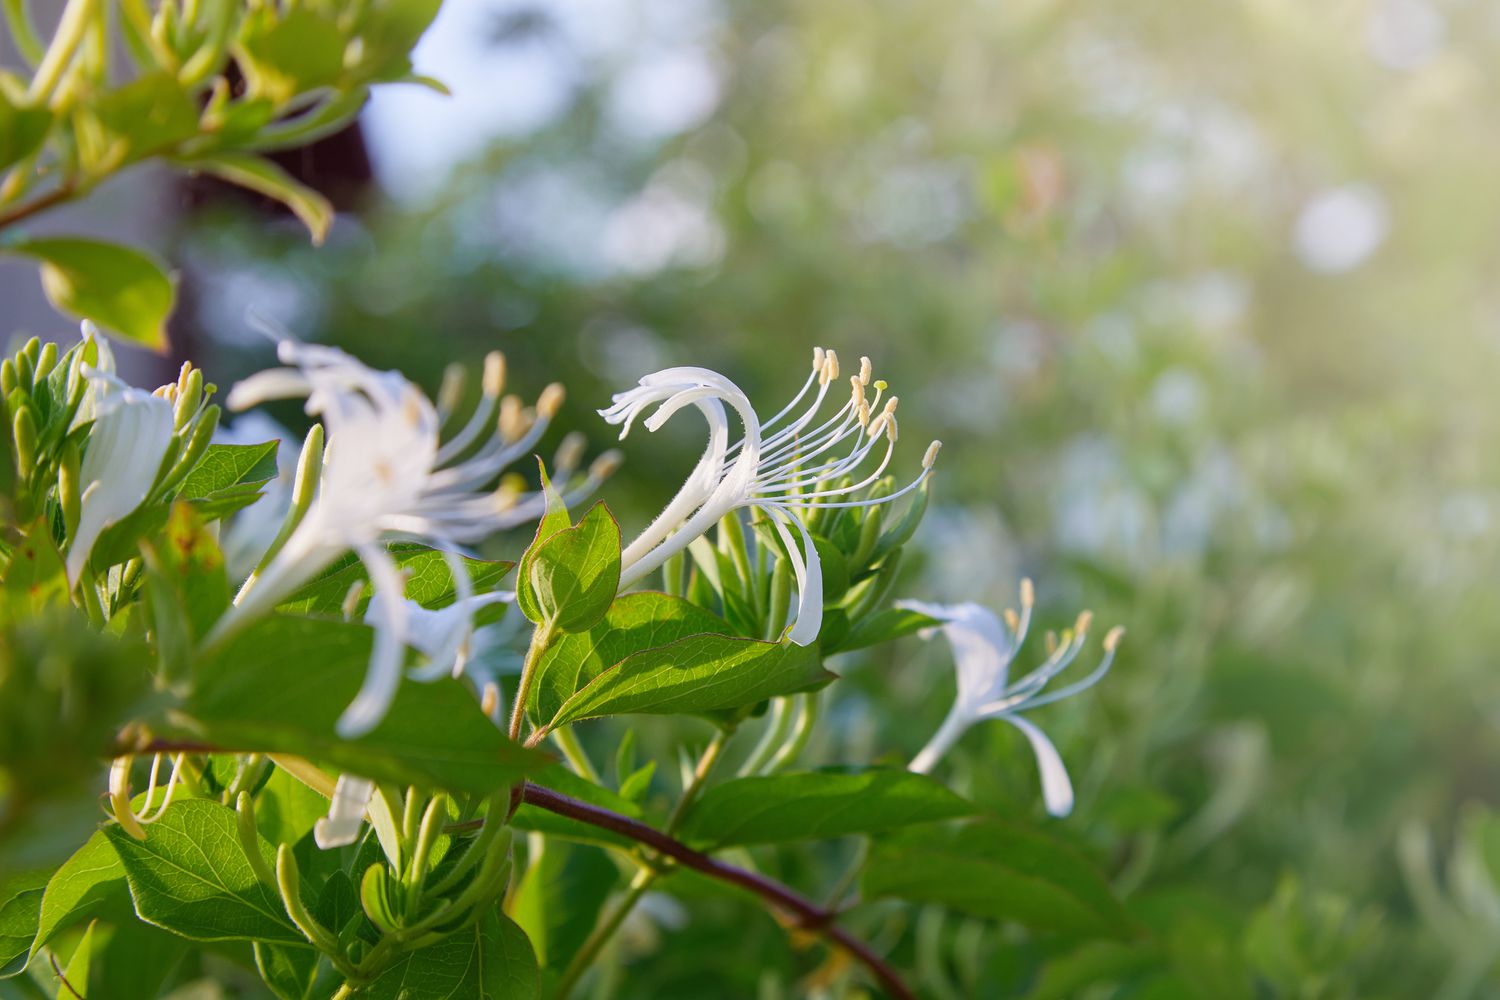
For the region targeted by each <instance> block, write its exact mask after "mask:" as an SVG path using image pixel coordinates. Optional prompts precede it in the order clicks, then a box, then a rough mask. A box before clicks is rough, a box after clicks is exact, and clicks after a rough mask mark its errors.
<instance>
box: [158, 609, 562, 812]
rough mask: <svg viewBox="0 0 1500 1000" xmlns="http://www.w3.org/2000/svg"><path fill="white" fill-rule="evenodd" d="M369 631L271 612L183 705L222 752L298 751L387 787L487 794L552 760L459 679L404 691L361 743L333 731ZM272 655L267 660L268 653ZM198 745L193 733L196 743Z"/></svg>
mask: <svg viewBox="0 0 1500 1000" xmlns="http://www.w3.org/2000/svg"><path fill="white" fill-rule="evenodd" d="M371 636H372V632H371V630H370V629H369V628H367V627H365V626H363V625H358V624H354V623H349V622H340V621H332V620H327V619H310V618H292V617H284V616H280V615H278V616H273V617H271V618H267V619H265V620H263V621H260V622H257V623H256V624H254V625H252V626H250V627H249V628H247V629H246V630H245V631H244V632H242V633H240V634H239V635H237V636H236V637H235V638H233V639H232V640H230V641H229V643H228V644H227V645H226V646H225V648H223V649H222V650H220V651H218V652H217V653H216V654H214V655H213V656H212V657H211V658H209V659H207V660H206V661H205V662H203V663H200V664H199V668H198V669H199V674H198V684H197V688H196V690H195V691H194V692H193V694H192V696H191V697H190V698H189V699H188V702H187V704H186V705H185V706H184V709H185V711H186V713H187V714H188V715H189V716H191V718H192V720H193V721H192V722H191V723H190V724H186V728H185V730H184V732H185V734H197V737H198V738H201V739H205V740H207V741H209V742H211V743H212V744H214V745H215V746H222V747H227V748H233V749H236V750H260V751H268V752H273V753H291V754H297V755H299V756H304V757H310V758H313V759H315V760H319V761H324V762H327V763H329V764H331V765H333V766H335V767H337V768H339V769H341V770H347V771H351V772H353V773H355V774H359V775H363V776H364V777H367V778H373V779H376V780H380V781H393V782H396V783H398V784H402V785H419V786H422V787H431V786H438V787H442V788H448V789H451V790H453V791H462V792H473V793H475V794H479V795H488V794H490V793H492V792H494V791H496V790H497V789H499V788H501V787H503V786H505V785H507V784H510V783H512V782H514V781H516V780H518V779H519V778H521V777H522V776H523V775H525V774H526V773H527V772H529V771H532V770H536V769H539V768H541V767H543V766H545V764H546V763H547V762H548V761H549V760H550V759H551V758H549V757H548V756H547V755H545V754H543V753H541V752H539V751H534V750H525V749H523V748H522V747H521V746H520V745H519V744H516V743H513V742H511V741H510V740H509V739H507V738H506V737H505V735H504V734H503V733H501V732H500V730H498V729H497V728H495V725H494V723H492V722H491V721H490V720H489V718H488V717H487V716H485V714H484V713H483V712H481V711H480V710H479V702H478V701H477V700H476V699H475V698H474V696H473V695H472V694H471V693H470V692H469V690H468V689H467V688H465V687H464V685H463V684H462V683H461V682H459V681H457V680H454V679H452V678H444V679H442V680H438V681H434V682H432V683H430V684H413V683H407V684H402V685H401V686H400V688H399V689H398V690H397V692H396V698H395V701H394V702H393V704H392V705H391V710H390V712H388V713H387V714H386V717H385V719H384V720H383V721H382V722H381V723H380V725H378V726H376V727H375V729H374V730H372V731H371V732H369V733H367V734H365V735H364V736H361V737H359V738H358V739H354V740H343V739H339V738H338V737H337V736H336V735H335V734H334V725H335V723H336V722H337V721H338V718H339V716H340V715H341V714H342V713H343V711H344V709H345V708H346V707H348V705H349V703H350V702H351V701H353V700H354V696H355V694H356V693H357V692H358V691H359V688H360V685H361V683H362V682H363V681H364V677H365V671H366V668H367V667H368V664H369V658H370V645H371ZM268 649H273V650H276V651H277V655H276V656H271V657H268V656H266V650H268ZM190 738H191V737H190Z"/></svg>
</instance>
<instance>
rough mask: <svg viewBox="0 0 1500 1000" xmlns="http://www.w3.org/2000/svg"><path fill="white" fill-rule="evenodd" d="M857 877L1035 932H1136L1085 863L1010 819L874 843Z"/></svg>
mask: <svg viewBox="0 0 1500 1000" xmlns="http://www.w3.org/2000/svg"><path fill="white" fill-rule="evenodd" d="M863 883H864V892H865V895H866V896H869V897H877V896H895V897H898V898H900V899H906V900H911V901H912V902H917V903H936V904H938V905H940V906H946V907H949V908H950V909H954V910H957V911H959V912H961V913H968V914H970V915H972V916H976V917H987V918H990V919H993V920H1013V921H1015V922H1017V923H1019V924H1022V925H1024V926H1026V927H1029V928H1032V929H1034V930H1038V931H1051V932H1055V933H1060V934H1066V935H1071V936H1077V937H1116V938H1122V939H1124V938H1128V937H1130V936H1132V935H1133V934H1134V932H1135V929H1134V926H1133V925H1132V923H1131V921H1130V918H1129V917H1128V916H1126V914H1125V911H1124V909H1123V907H1121V905H1120V902H1119V900H1117V899H1116V898H1115V896H1114V893H1113V892H1111V890H1110V888H1109V883H1108V882H1106V881H1105V879H1104V876H1103V875H1101V874H1100V873H1099V872H1098V870H1096V869H1095V868H1094V866H1093V865H1092V864H1090V863H1089V862H1088V861H1087V860H1085V859H1084V858H1083V857H1082V856H1081V855H1080V854H1078V853H1077V852H1076V851H1075V850H1074V849H1073V848H1071V847H1069V846H1068V845H1066V844H1064V843H1063V842H1061V841H1059V840H1057V839H1056V838H1055V837H1052V836H1050V835H1048V834H1046V833H1043V832H1042V831H1040V830H1037V829H1032V828H1029V827H1025V826H1021V825H1019V824H1015V823H1005V822H999V821H992V822H986V823H975V824H972V825H969V826H965V827H963V828H962V829H959V830H940V831H932V830H924V831H921V832H920V833H918V832H916V831H911V832H908V833H903V834H900V835H897V836H894V837H892V838H891V839H889V840H885V841H877V842H876V844H875V845H874V848H873V849H872V851H871V854H870V859H869V861H868V863H867V864H866V866H865V871H864V879H863Z"/></svg>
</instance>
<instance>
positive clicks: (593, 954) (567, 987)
mask: <svg viewBox="0 0 1500 1000" xmlns="http://www.w3.org/2000/svg"><path fill="white" fill-rule="evenodd" d="M659 877H660V876H659V875H658V873H657V872H656V871H655V870H654V869H651V868H642V869H641V870H640V871H638V872H636V876H635V878H634V879H632V880H631V882H630V888H629V890H628V891H626V893H625V895H624V896H623V897H622V898H621V899H620V901H619V902H618V903H616V904H615V908H614V909H613V910H611V911H610V912H609V914H608V915H607V916H606V917H605V918H604V919H603V920H602V921H601V922H600V923H599V926H597V927H595V928H594V930H593V933H591V934H590V935H589V936H588V938H587V940H585V941H584V942H583V947H581V948H579V949H578V952H577V954H575V955H574V956H573V960H572V961H571V962H569V963H568V966H567V968H565V969H564V970H563V973H562V975H561V976H559V977H558V980H557V989H556V991H555V993H554V996H555V997H556V1000H568V997H569V995H571V994H572V992H573V990H574V988H575V987H577V985H578V981H579V980H580V979H582V978H583V974H584V973H585V972H587V971H588V969H589V966H590V965H593V964H594V959H595V958H597V957H598V955H599V953H600V952H601V951H603V950H604V946H605V945H606V944H608V943H609V942H610V939H611V938H613V937H614V936H615V932H616V931H618V930H619V929H620V925H621V924H623V923H624V922H625V918H626V917H628V916H630V911H631V910H633V909H635V905H636V904H637V903H639V902H640V901H641V897H643V896H645V895H646V893H647V892H648V891H650V889H651V886H652V884H653V883H654V882H655V881H656V880H657V878H659Z"/></svg>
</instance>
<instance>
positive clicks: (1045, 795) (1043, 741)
mask: <svg viewBox="0 0 1500 1000" xmlns="http://www.w3.org/2000/svg"><path fill="white" fill-rule="evenodd" d="M1000 718H1002V719H1004V720H1005V721H1006V722H1009V723H1010V724H1011V725H1013V726H1015V727H1016V728H1017V729H1019V730H1020V731H1021V732H1022V733H1024V734H1025V736H1026V739H1027V740H1028V741H1029V742H1030V743H1031V751H1032V753H1034V754H1036V767H1037V771H1038V772H1040V773H1041V776H1042V799H1043V800H1044V801H1045V802H1046V803H1047V812H1048V813H1050V814H1051V815H1053V816H1066V815H1068V813H1070V812H1072V811H1073V782H1072V781H1070V780H1069V779H1068V769H1067V768H1066V767H1064V766H1063V761H1062V756H1061V755H1060V754H1058V752H1057V747H1055V746H1053V745H1052V741H1051V740H1050V739H1048V738H1047V734H1046V733H1044V732H1042V731H1041V730H1040V729H1038V728H1037V727H1036V726H1034V725H1033V724H1031V723H1030V722H1028V721H1026V720H1025V719H1023V718H1021V717H1020V716H1019V715H1002V716H1000Z"/></svg>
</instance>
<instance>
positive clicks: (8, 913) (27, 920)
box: [0, 870, 52, 978]
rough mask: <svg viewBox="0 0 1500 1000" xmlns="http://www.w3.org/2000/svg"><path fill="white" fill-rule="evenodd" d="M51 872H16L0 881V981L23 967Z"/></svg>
mask: <svg viewBox="0 0 1500 1000" xmlns="http://www.w3.org/2000/svg"><path fill="white" fill-rule="evenodd" d="M51 877H52V872H51V871H50V870H48V871H31V872H17V873H15V874H12V875H7V876H5V877H4V878H0V978H4V977H6V976H13V975H15V974H16V973H17V972H20V971H21V970H22V969H24V968H25V967H26V960H27V957H28V956H29V955H30V953H31V943H32V942H33V941H35V940H36V931H37V925H38V921H39V920H40V918H41V914H42V896H43V894H44V893H45V892H46V890H47V882H48V880H49V879H50V878H51Z"/></svg>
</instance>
